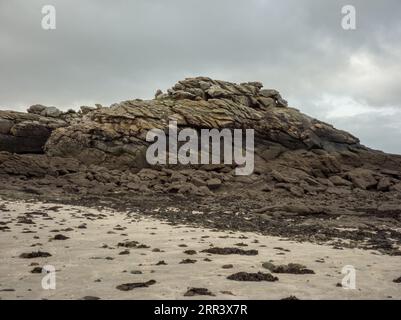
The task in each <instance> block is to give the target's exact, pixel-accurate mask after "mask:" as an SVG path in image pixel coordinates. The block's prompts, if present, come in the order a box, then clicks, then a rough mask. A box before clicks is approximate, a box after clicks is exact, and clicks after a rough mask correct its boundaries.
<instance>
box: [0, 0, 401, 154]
mask: <svg viewBox="0 0 401 320" xmlns="http://www.w3.org/2000/svg"><path fill="white" fill-rule="evenodd" d="M45 4H53V5H55V7H56V9H57V30H55V31H43V30H42V29H41V27H40V21H41V18H42V15H41V12H40V11H41V7H42V6H43V5H45ZM345 4H353V5H355V7H356V9H357V30H355V31H348V32H347V31H344V30H343V29H342V28H341V25H340V22H341V18H342V15H341V7H342V6H343V5H345ZM400 12H401V2H400V1H399V0H384V1H375V0H346V1H341V0H331V1H318V0H303V1H299V0H282V1H269V0H250V1H240V0H219V1H215V0H202V1H200V0H169V1H165V0H135V1H128V0H126V1H124V0H117V1H106V0H86V1H78V0H70V1H65V0H64V1H62V0H47V1H38V0H32V1H29V2H27V1H23V0H2V1H1V3H0V52H1V56H0V70H1V75H0V106H1V108H2V109H20V110H22V109H25V108H26V106H28V105H30V104H34V103H43V104H48V105H56V106H59V107H62V108H64V109H67V108H70V107H74V108H76V107H78V106H79V105H80V104H93V103H97V102H99V103H102V104H106V105H108V104H111V103H113V102H116V101H121V100H124V99H130V98H135V97H142V98H151V97H152V96H153V93H154V92H155V90H156V89H158V88H161V89H163V90H165V89H166V88H168V87H170V86H171V85H173V84H174V83H175V82H176V81H177V80H180V79H182V78H185V77H189V76H196V75H205V76H210V77H213V78H219V79H224V80H229V81H235V82H242V81H250V80H260V81H262V82H263V83H264V84H265V86H267V87H274V88H277V89H279V90H280V91H281V92H282V93H283V95H284V96H285V97H286V98H288V100H290V102H291V104H292V105H294V106H296V107H298V108H299V109H301V110H302V111H303V112H305V113H309V114H311V115H312V116H315V117H318V118H323V119H328V120H330V121H331V122H332V123H334V124H335V125H336V126H338V127H340V128H343V129H347V130H348V129H349V130H350V131H351V132H353V133H354V134H355V135H357V136H359V137H361V139H362V141H363V142H364V143H365V144H367V145H372V146H374V147H376V148H379V149H384V150H386V151H390V152H398V153H401V143H400V142H398V141H400V140H401V139H400V138H401V136H400V132H399V131H397V130H394V131H391V132H393V134H394V135H395V136H394V137H393V138H392V139H393V141H394V143H389V142H388V139H389V138H390V137H388V136H387V135H386V134H384V133H380V132H378V133H377V134H378V136H372V135H371V134H370V132H371V131H369V130H367V129H366V128H368V127H369V126H375V125H376V126H379V127H380V126H381V125H384V124H387V123H388V122H389V121H390V123H393V124H396V120H395V118H391V117H390V118H389V117H387V118H386V117H385V116H383V117H380V116H375V117H373V116H372V115H371V114H369V113H368V114H365V115H361V117H365V118H364V120H363V121H359V122H360V126H357V125H355V126H351V127H350V126H349V124H352V123H353V122H355V117H359V116H358V115H354V116H352V117H350V116H348V117H347V116H345V117H341V109H339V111H338V112H339V114H338V117H334V118H327V112H328V110H327V106H326V107H325V106H324V105H323V106H319V104H318V103H317V101H320V100H321V99H322V97H323V96H325V95H331V96H338V97H349V98H350V99H352V100H353V101H356V102H357V103H360V104H361V105H364V106H366V105H368V106H372V107H374V108H376V109H378V110H386V108H389V107H391V108H398V109H401V90H400V89H401V85H400V83H401V41H400V39H401V19H400V15H401V13H400ZM332 107H333V106H332ZM334 108H335V106H334ZM383 112H384V111H383ZM340 119H342V120H340ZM358 119H359V118H358ZM380 121H381V122H380ZM362 124H364V126H365V127H363V128H362V127H361V126H362ZM364 128H365V129H364ZM397 135H398V136H397Z"/></svg>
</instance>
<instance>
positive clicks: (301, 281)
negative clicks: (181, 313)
mask: <svg viewBox="0 0 401 320" xmlns="http://www.w3.org/2000/svg"><path fill="white" fill-rule="evenodd" d="M171 210H172V211H175V210H177V209H174V208H171ZM166 214H168V212H167V213H166ZM193 214H196V212H193ZM66 237H67V238H66ZM55 238H56V239H60V240H56V239H55ZM63 239H64V240H63ZM133 241H136V242H133ZM119 244H120V246H119ZM126 246H128V247H126ZM212 247H219V248H238V249H241V250H245V251H247V250H257V254H256V255H240V254H227V255H218V254H211V253H206V252H202V251H203V250H206V249H208V248H212ZM37 251H40V252H45V253H49V254H51V256H48V257H38V258H22V257H20V255H21V254H24V253H32V252H37ZM188 259H189V260H192V261H189V260H188ZM183 261H187V262H192V263H182V262H183ZM268 261H270V262H272V263H273V264H274V265H287V264H289V263H297V264H302V265H304V266H306V267H307V268H308V269H310V270H313V271H314V274H282V273H280V274H276V273H271V271H269V270H267V269H266V268H264V267H263V266H262V264H263V263H264V262H268ZM44 265H52V266H54V267H55V269H56V274H55V275H56V289H55V290H45V289H43V288H42V285H41V282H42V278H43V277H44V276H45V275H44V274H42V273H31V271H32V270H33V269H34V268H39V272H40V268H41V267H43V266H44ZM231 265H232V266H231ZM346 265H352V266H353V267H354V268H355V270H356V289H355V290H350V289H345V288H343V287H341V286H340V285H339V284H340V283H341V282H342V280H343V278H344V276H345V275H344V274H342V273H341V271H342V268H343V267H344V266H346ZM223 266H224V267H223ZM238 272H247V273H257V272H262V273H266V274H270V273H271V274H272V275H273V276H275V277H277V278H278V281H274V282H269V281H233V280H229V279H227V277H228V276H230V275H232V274H235V273H238ZM400 276H401V257H399V256H398V257H397V256H389V255H383V254H381V253H378V252H375V251H368V250H361V249H348V248H342V249H335V248H333V247H332V246H329V245H317V244H312V243H308V242H304V243H300V242H295V241H291V240H290V239H283V238H278V237H271V236H265V235H261V234H257V233H244V232H231V231H216V230H212V229H205V228H194V227H190V226H185V225H171V224H168V223H167V222H165V221H160V220H157V219H155V218H149V217H144V216H141V215H140V214H139V213H138V212H117V211H113V210H111V209H110V210H106V209H103V210H101V211H99V210H97V209H92V208H87V207H80V206H72V205H60V204H51V203H40V202H34V203H30V202H23V201H6V200H0V298H1V299H82V298H84V297H88V296H90V297H97V298H100V299H283V298H287V297H290V296H295V297H297V298H298V299H400V298H401V284H400V283H395V282H393V280H394V279H396V278H399V277H400ZM152 280H154V281H152ZM123 284H142V286H141V287H137V288H133V289H132V290H128V291H122V290H121V288H122V287H119V286H121V285H123ZM143 284H145V285H143ZM146 284H148V285H146ZM118 287H119V288H118ZM123 288H124V287H123ZM190 288H204V289H208V291H207V292H208V293H211V294H213V295H212V296H211V295H196V290H195V295H193V296H188V294H187V295H186V293H187V291H188V290H189V289H190Z"/></svg>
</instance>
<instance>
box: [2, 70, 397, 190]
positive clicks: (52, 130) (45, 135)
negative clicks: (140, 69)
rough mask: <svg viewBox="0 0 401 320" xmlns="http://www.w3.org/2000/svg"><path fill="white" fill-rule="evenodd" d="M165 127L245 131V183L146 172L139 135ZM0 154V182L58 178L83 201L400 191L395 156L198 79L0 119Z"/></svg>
mask: <svg viewBox="0 0 401 320" xmlns="http://www.w3.org/2000/svg"><path fill="white" fill-rule="evenodd" d="M172 120H174V121H176V122H177V124H178V126H179V127H180V128H181V129H182V128H194V129H196V130H201V129H213V128H217V129H223V128H228V129H254V132H255V170H254V174H253V175H251V176H243V177H239V176H236V175H235V174H234V166H232V165H199V166H184V167H182V166H181V167H180V166H168V165H166V166H151V165H149V164H148V163H147V161H146V159H145V153H146V150H147V147H148V145H149V143H148V142H147V141H146V134H147V132H148V131H149V130H150V129H155V128H158V129H161V130H163V131H165V132H166V133H167V132H168V130H167V129H168V125H169V122H170V121H172ZM0 151H6V152H9V153H2V154H1V157H0V175H1V174H2V173H3V174H6V175H13V176H31V177H40V178H41V179H43V178H46V179H47V178H49V177H52V178H51V179H50V180H52V179H59V178H60V179H61V180H62V181H61V182H60V184H61V185H67V184H69V185H70V186H71V185H75V186H77V188H78V189H82V190H83V189H85V190H86V191H87V192H96V191H97V190H98V189H99V186H100V187H101V188H106V189H108V190H111V189H113V188H114V189H115V190H116V189H118V190H120V191H121V190H128V191H133V192H164V193H189V194H196V195H208V194H211V193H216V192H217V193H218V192H223V191H224V192H235V190H236V188H238V187H242V186H252V187H251V189H252V190H256V192H262V193H263V192H271V191H272V190H281V191H280V192H284V193H286V194H289V195H290V196H291V197H295V198H302V197H304V196H307V195H312V196H313V195H316V194H319V193H322V192H323V193H325V194H327V195H329V196H330V197H338V196H339V195H340V196H347V195H349V193H350V192H351V191H352V190H354V189H358V190H375V191H379V192H398V190H399V189H400V188H399V186H400V185H401V157H400V156H395V155H388V154H385V153H382V152H378V151H374V150H371V149H369V148H366V147H364V146H362V145H361V144H360V142H359V140H358V139H357V138H356V137H354V136H352V135H351V134H349V133H347V132H345V131H341V130H338V129H335V128H334V127H333V126H331V125H329V124H327V123H324V122H321V121H319V120H317V119H313V118H311V117H309V116H307V115H305V114H303V113H301V112H300V111H298V110H297V109H294V108H291V107H288V103H287V101H285V100H284V99H283V97H282V96H281V95H280V93H279V92H278V91H276V90H273V89H263V85H262V84H261V83H259V82H248V83H242V84H234V83H230V82H225V81H217V80H212V79H210V78H205V77H198V78H189V79H185V80H183V81H179V82H178V83H177V84H176V85H174V86H173V87H172V88H171V89H169V90H168V91H167V93H163V92H162V91H161V90H158V91H157V92H156V95H155V99H153V100H145V101H144V100H139V99H137V100H130V101H124V102H121V103H117V104H113V105H111V106H110V107H102V106H100V105H97V106H96V108H90V107H81V111H80V112H79V113H74V112H67V113H61V112H59V111H58V110H57V109H55V108H54V107H44V106H42V105H35V106H31V107H30V108H29V110H28V113H18V112H11V111H2V112H0ZM43 152H45V154H42V155H40V156H39V155H38V156H32V155H29V156H28V155H26V156H24V155H12V153H17V154H24V153H43ZM61 164H62V165H63V166H65V168H68V169H65V170H62V169H60V166H61ZM172 169H173V170H172ZM174 169H176V170H174ZM82 190H81V191H82ZM86 191H85V192H86Z"/></svg>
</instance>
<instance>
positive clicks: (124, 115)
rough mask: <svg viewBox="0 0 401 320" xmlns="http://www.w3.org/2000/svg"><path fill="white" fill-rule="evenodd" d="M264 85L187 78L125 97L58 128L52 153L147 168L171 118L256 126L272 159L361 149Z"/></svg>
mask: <svg viewBox="0 0 401 320" xmlns="http://www.w3.org/2000/svg"><path fill="white" fill-rule="evenodd" d="M262 87H263V86H262V84H261V83H258V82H249V83H243V84H241V85H237V84H233V83H229V82H224V81H215V80H211V79H209V78H204V77H199V78H190V79H186V80H183V81H180V82H179V83H177V84H176V85H175V86H174V87H173V88H172V89H169V90H168V93H167V94H163V93H161V92H160V91H158V92H157V95H156V99H154V100H149V101H142V100H131V101H125V102H121V103H119V104H114V105H112V106H111V107H110V108H100V109H97V110H94V111H91V112H88V113H87V116H86V117H85V119H84V121H81V122H80V123H77V124H76V125H72V126H68V127H64V128H61V129H58V130H56V131H55V132H54V133H53V134H52V136H51V138H50V139H49V141H48V142H47V144H46V152H47V154H48V155H50V156H62V157H66V156H73V157H75V158H77V159H79V160H81V161H82V162H84V163H86V164H93V163H95V164H104V165H106V166H107V165H115V166H124V167H126V166H131V167H138V168H141V167H143V166H144V165H145V163H144V151H145V150H146V146H147V145H148V143H147V142H146V140H145V136H146V133H147V132H148V130H150V129H153V128H158V129H162V130H166V129H167V126H168V123H169V121H170V120H176V121H177V123H178V125H179V126H180V127H181V128H185V127H191V128H196V129H202V128H206V129H212V128H217V129H222V128H230V129H236V128H238V129H254V130H255V134H256V149H257V153H260V154H261V156H262V157H267V158H269V157H275V156H277V155H278V154H280V153H282V152H284V151H286V150H297V149H307V150H310V149H322V150H327V151H343V150H349V148H350V147H353V148H361V146H360V145H359V140H358V139H357V138H355V137H353V136H352V135H350V134H348V133H346V132H344V131H340V130H336V129H335V128H333V127H332V126H330V125H328V124H326V123H323V122H320V121H318V120H316V119H312V118H310V117H308V116H306V115H304V114H302V113H300V112H299V111H298V110H296V109H293V108H288V107H286V106H287V102H286V101H285V100H284V99H283V98H282V97H281V95H280V94H279V93H278V91H276V90H267V89H265V90H262V89H261V88H262Z"/></svg>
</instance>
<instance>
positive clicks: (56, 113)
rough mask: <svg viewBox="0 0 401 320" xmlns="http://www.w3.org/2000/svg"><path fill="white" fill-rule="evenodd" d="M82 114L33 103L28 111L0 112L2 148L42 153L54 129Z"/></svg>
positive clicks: (0, 142) (71, 121)
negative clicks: (64, 111) (63, 111)
mask: <svg viewBox="0 0 401 320" xmlns="http://www.w3.org/2000/svg"><path fill="white" fill-rule="evenodd" d="M79 117H80V115H79V114H76V113H74V112H67V113H62V112H61V111H60V110H58V109H57V108H55V107H45V106H42V105H33V106H31V107H30V108H29V109H28V113H23V112H15V111H0V151H8V152H11V153H43V152H44V146H45V143H46V142H47V140H48V139H49V137H50V135H51V133H52V131H53V130H55V129H57V128H61V127H65V126H67V125H69V124H71V123H73V122H74V121H75V120H77V119H79Z"/></svg>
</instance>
